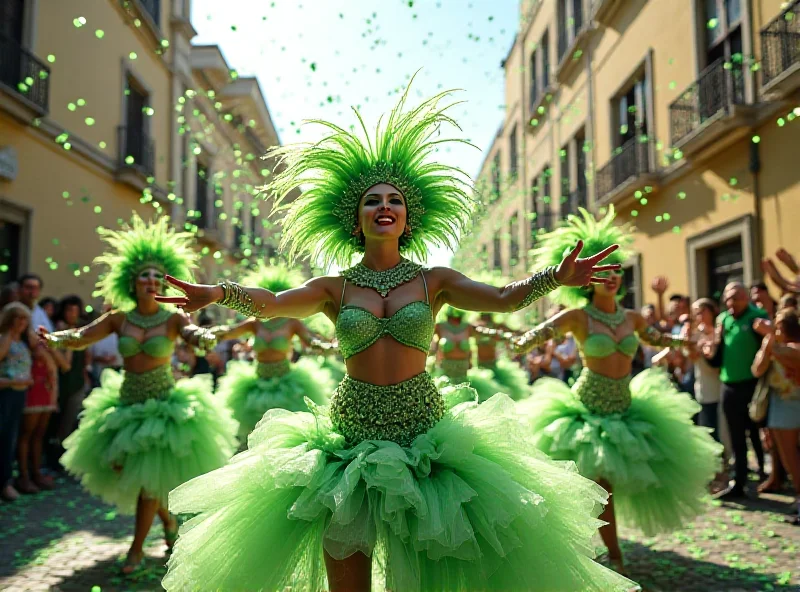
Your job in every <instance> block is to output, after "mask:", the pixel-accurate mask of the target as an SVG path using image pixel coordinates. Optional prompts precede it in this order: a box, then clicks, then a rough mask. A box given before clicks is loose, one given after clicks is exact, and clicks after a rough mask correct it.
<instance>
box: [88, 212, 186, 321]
mask: <svg viewBox="0 0 800 592" xmlns="http://www.w3.org/2000/svg"><path fill="white" fill-rule="evenodd" d="M97 233H98V234H99V235H100V238H101V240H103V241H104V242H105V243H106V245H107V250H106V251H105V252H104V253H103V254H102V255H100V256H98V257H96V258H95V260H94V263H95V264H99V265H105V266H106V267H107V268H108V270H107V271H106V272H105V275H104V276H103V277H102V278H101V279H100V281H99V282H97V290H95V292H94V294H93V295H94V296H102V297H103V299H104V300H105V301H106V303H108V304H111V306H113V307H115V308H120V309H123V310H128V309H132V308H134V307H135V306H136V291H135V286H134V282H135V280H136V276H137V275H138V274H139V272H141V271H142V270H143V269H147V268H148V267H155V268H156V269H159V270H160V271H162V272H164V273H165V274H169V275H173V276H175V277H179V278H181V279H183V280H188V281H191V278H192V271H193V270H194V269H195V268H196V267H197V259H198V256H197V253H196V252H195V251H194V249H192V241H193V238H194V237H193V236H192V234H190V233H188V232H176V231H175V229H174V228H172V227H171V226H170V224H169V218H168V217H167V216H162V217H160V218H158V219H157V220H156V221H155V222H150V223H148V222H145V221H144V220H142V219H141V218H140V217H139V215H138V214H136V213H134V214H133V217H132V218H131V221H130V222H129V223H126V224H124V225H123V226H122V228H121V229H120V230H109V229H107V228H98V229H97Z"/></svg>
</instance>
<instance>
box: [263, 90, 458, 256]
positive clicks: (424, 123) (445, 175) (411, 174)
mask: <svg viewBox="0 0 800 592" xmlns="http://www.w3.org/2000/svg"><path fill="white" fill-rule="evenodd" d="M409 88H410V86H409ZM408 90H409V89H408V88H406V90H405V92H404V93H403V95H402V96H401V98H400V100H399V101H398V103H397V105H396V106H395V108H394V109H393V110H392V111H391V112H390V113H389V116H388V117H387V118H386V120H385V125H382V124H381V121H379V122H378V125H377V129H376V131H375V133H374V136H372V137H370V134H369V132H368V131H367V129H366V126H365V125H364V122H363V120H362V118H361V115H360V114H359V113H358V111H357V110H356V109H354V111H355V114H356V117H357V119H358V123H359V127H360V128H361V130H362V132H363V135H364V140H362V139H361V138H359V137H358V136H357V135H356V134H354V133H351V132H348V131H346V130H344V129H342V128H341V127H338V126H336V125H334V124H332V123H329V122H327V121H321V120H312V121H311V122H310V123H315V124H318V125H321V126H323V127H325V128H326V129H327V130H328V133H327V135H326V136H325V137H324V138H323V139H322V140H320V141H319V142H317V143H315V144H295V145H291V146H284V147H278V148H274V149H272V150H270V151H269V152H268V153H267V155H266V157H265V158H275V159H276V160H277V165H276V171H277V172H276V174H275V177H274V178H273V179H272V181H271V182H270V183H269V184H268V185H267V186H266V187H265V188H264V189H265V194H264V197H265V198H267V199H269V198H274V199H275V211H278V212H281V213H283V214H284V216H283V218H282V220H281V224H282V226H283V236H282V239H281V248H286V249H287V252H288V257H289V260H290V261H294V260H295V259H296V258H298V257H302V258H309V257H310V258H311V259H312V260H314V261H317V262H320V263H321V264H322V265H324V266H328V265H330V264H331V263H336V264H337V265H339V266H340V267H347V266H349V265H350V264H351V263H352V262H353V261H352V260H353V258H354V256H355V255H356V254H358V253H363V252H364V239H363V237H359V236H355V235H354V234H353V231H354V229H355V228H356V225H357V217H358V206H359V202H360V201H361V197H362V196H363V194H364V192H365V191H366V190H367V189H369V188H370V187H372V186H374V185H376V184H378V183H388V184H390V185H393V186H395V187H397V189H399V190H400V191H401V193H402V194H403V197H404V198H405V201H406V209H407V219H408V225H409V226H410V227H411V236H410V237H409V236H406V235H403V236H402V237H401V239H400V250H401V252H403V253H405V254H408V255H411V256H412V257H414V258H415V259H418V260H422V261H424V260H425V259H426V256H427V254H428V251H429V250H430V247H431V246H432V245H436V246H444V247H448V248H451V249H452V248H453V247H454V246H456V245H457V241H458V236H459V232H461V231H463V230H464V229H465V228H466V226H467V224H468V222H469V221H470V215H471V212H472V206H473V202H472V199H471V197H470V196H469V194H468V192H469V190H470V181H469V176H468V175H467V174H466V173H464V172H463V171H461V170H460V169H458V168H456V167H452V166H448V165H444V164H439V163H436V162H432V161H431V160H430V157H431V155H432V153H433V152H434V151H435V150H436V149H438V148H439V147H440V146H442V145H446V144H448V143H453V142H459V143H464V144H468V145H471V144H469V143H468V142H466V141H465V140H460V139H450V138H441V137H440V128H441V126H442V124H450V125H453V126H455V127H456V128H458V125H457V124H456V122H455V121H454V120H453V119H452V118H451V117H450V116H448V115H447V114H446V111H447V110H448V109H450V108H451V107H452V106H453V105H454V104H448V105H444V106H443V105H442V103H443V102H444V100H445V99H447V98H448V97H449V96H450V95H451V93H452V91H445V92H442V93H440V94H437V95H436V96H434V97H432V98H430V99H428V100H426V101H424V102H423V103H422V104H420V105H419V106H417V107H415V108H413V109H409V110H407V111H406V110H405V109H406V100H407V98H408ZM456 104H457V103H456ZM459 129H460V128H459ZM296 189H302V194H301V195H300V196H299V197H297V198H296V199H295V200H293V201H291V202H290V203H288V204H284V201H285V200H286V198H287V196H289V195H290V194H292V193H293V191H294V190H296Z"/></svg>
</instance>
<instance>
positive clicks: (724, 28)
mask: <svg viewBox="0 0 800 592" xmlns="http://www.w3.org/2000/svg"><path fill="white" fill-rule="evenodd" d="M704 1H705V5H704V14H703V16H704V21H703V22H704V23H705V26H704V27H703V30H704V31H705V45H706V54H705V63H704V64H701V65H702V66H704V67H709V66H712V65H714V64H715V63H716V62H718V61H722V62H725V63H730V64H733V65H734V66H735V74H734V76H735V77H736V79H735V80H734V82H738V84H736V87H737V88H738V87H740V86H741V82H739V80H740V79H741V78H742V66H743V59H742V9H741V0H704ZM709 83H710V84H712V85H713V84H719V80H716V81H712V80H710V81H709ZM701 92H702V91H701ZM709 92H719V91H718V90H715V89H709ZM712 115H713V114H712Z"/></svg>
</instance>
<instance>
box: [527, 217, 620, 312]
mask: <svg viewBox="0 0 800 592" xmlns="http://www.w3.org/2000/svg"><path fill="white" fill-rule="evenodd" d="M578 210H579V212H580V215H576V214H570V215H569V216H568V218H567V219H566V220H565V221H564V222H563V223H562V224H561V226H559V227H558V228H556V229H555V230H553V231H552V232H548V233H547V234H541V235H539V237H538V239H537V241H538V246H537V247H536V248H535V249H534V251H533V257H534V261H535V263H534V265H535V267H536V268H537V269H540V268H544V267H547V266H549V265H558V264H559V263H561V260H562V259H563V258H564V255H566V254H567V253H569V252H570V251H571V250H572V249H574V248H575V245H576V244H577V243H578V241H579V240H582V241H583V251H581V255H580V256H581V257H582V258H585V257H591V256H592V255H596V254H597V253H599V252H600V251H602V250H603V249H605V248H606V247H610V246H611V245H614V244H617V245H619V246H620V248H619V249H617V250H616V251H614V252H613V253H612V254H611V255H609V256H608V257H606V258H605V259H604V260H603V261H602V262H601V264H602V265H609V264H615V263H619V264H622V263H625V261H627V259H628V257H629V256H630V245H631V243H632V242H633V236H632V235H631V230H632V229H631V227H630V226H628V225H621V226H620V225H615V224H614V218H615V213H614V207H613V206H609V208H608V213H607V214H606V215H605V216H603V217H602V218H601V219H600V220H596V219H595V217H594V215H593V214H591V213H589V212H587V211H586V210H585V209H583V208H578ZM591 294H592V288H591V287H589V288H581V287H569V286H561V287H560V288H558V289H557V290H556V291H555V292H553V293H551V294H549V295H548V298H549V299H550V300H552V301H553V302H555V303H557V304H563V305H564V306H567V307H570V308H580V307H582V306H585V305H586V304H588V302H589V299H590V298H591Z"/></svg>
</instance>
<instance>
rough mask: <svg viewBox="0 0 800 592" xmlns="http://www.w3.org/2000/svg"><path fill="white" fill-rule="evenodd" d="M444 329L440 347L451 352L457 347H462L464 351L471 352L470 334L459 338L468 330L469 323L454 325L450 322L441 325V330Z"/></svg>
mask: <svg viewBox="0 0 800 592" xmlns="http://www.w3.org/2000/svg"><path fill="white" fill-rule="evenodd" d="M443 329H444V331H443V332H444V335H442V337H441V338H440V339H439V347H440V349H441V350H442V352H444V353H446V354H449V353H450V352H452V351H453V350H455V349H456V348H458V349H460V350H461V351H462V352H469V351H470V349H471V347H470V344H469V336H467V337H462V338H459V336H461V335H462V334H464V333H465V332H466V330H467V325H466V324H463V325H457V326H455V327H454V326H452V325H450V324H447V323H445V324H444V325H440V329H439V330H440V331H442V330H443Z"/></svg>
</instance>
